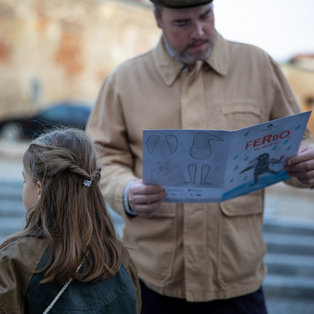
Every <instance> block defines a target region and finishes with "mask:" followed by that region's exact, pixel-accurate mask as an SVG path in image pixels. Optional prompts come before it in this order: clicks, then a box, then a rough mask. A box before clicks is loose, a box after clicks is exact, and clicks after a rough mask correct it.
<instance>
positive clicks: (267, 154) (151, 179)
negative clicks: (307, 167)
mask: <svg viewBox="0 0 314 314" xmlns="http://www.w3.org/2000/svg"><path fill="white" fill-rule="evenodd" d="M310 114H311V112H310V111H308V112H304V113H300V114H296V115H292V116H289V117H285V118H280V119H276V120H272V121H269V122H266V123H261V124H257V125H253V126H251V127H248V128H243V129H239V130H234V131H225V130H144V131H143V181H144V183H145V184H157V185H161V186H163V187H164V189H165V190H166V192H167V194H168V196H167V199H166V201H168V202H185V203H188V202H216V201H224V200H228V199H231V198H234V197H237V196H240V195H243V194H246V193H249V192H252V191H255V190H258V189H261V188H264V187H266V186H268V185H271V184H274V183H276V182H279V181H282V180H286V179H288V178H289V175H288V174H287V172H286V171H285V170H284V165H285V161H286V159H287V158H289V157H291V156H293V155H295V154H296V153H297V151H298V149H299V146H300V143H301V140H302V136H303V134H304V131H305V128H306V125H307V122H308V119H309V117H310Z"/></svg>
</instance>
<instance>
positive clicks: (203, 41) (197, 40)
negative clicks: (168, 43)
mask: <svg viewBox="0 0 314 314" xmlns="http://www.w3.org/2000/svg"><path fill="white" fill-rule="evenodd" d="M208 43H209V40H208V39H196V40H194V41H192V42H191V43H190V44H188V45H187V48H189V47H192V46H194V45H200V44H208Z"/></svg>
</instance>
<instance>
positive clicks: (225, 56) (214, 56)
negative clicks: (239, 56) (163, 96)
mask: <svg viewBox="0 0 314 314" xmlns="http://www.w3.org/2000/svg"><path fill="white" fill-rule="evenodd" d="M153 59H154V62H155V65H156V67H157V69H158V71H159V73H160V75H161V77H162V78H163V80H164V81H165V83H166V84H167V85H168V86H170V85H172V84H173V82H174V81H175V80H176V78H177V77H178V75H179V73H180V72H181V71H182V70H183V69H184V68H185V65H184V64H182V63H180V62H178V61H176V60H175V59H174V58H173V57H171V56H170V55H169V53H168V51H167V49H166V47H165V44H164V42H163V39H162V37H161V38H160V40H159V42H158V44H157V46H156V47H155V48H154V49H153ZM228 61H229V53H228V48H227V41H226V40H225V39H224V38H223V37H222V36H221V35H220V34H219V33H218V32H216V38H215V44H214V46H213V49H212V51H211V53H210V55H209V56H208V58H207V59H206V60H205V61H204V63H205V64H207V65H208V66H209V67H210V68H212V69H213V70H214V71H216V72H217V73H218V74H220V75H226V74H227V70H228Z"/></svg>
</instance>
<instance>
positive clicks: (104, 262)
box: [0, 129, 140, 314]
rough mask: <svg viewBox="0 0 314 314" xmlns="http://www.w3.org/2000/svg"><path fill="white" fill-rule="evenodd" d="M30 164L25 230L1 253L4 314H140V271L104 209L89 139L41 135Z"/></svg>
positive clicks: (78, 134) (70, 132) (77, 134)
mask: <svg viewBox="0 0 314 314" xmlns="http://www.w3.org/2000/svg"><path fill="white" fill-rule="evenodd" d="M23 165H24V170H23V176H24V180H25V181H24V190H23V202H24V205H25V208H26V210H27V215H26V225H25V228H24V230H23V231H21V232H19V233H18V234H16V235H14V236H12V237H11V238H9V239H8V240H6V241H5V242H4V243H3V244H2V245H1V246H0V313H6V314H9V313H14V314H17V313H32V314H35V313H43V312H44V313H48V312H49V313H78V312H80V311H84V312H85V313H119V314H122V313H139V312H140V292H139V291H140V290H139V285H138V278H137V273H136V270H135V266H134V264H133V263H132V261H131V259H130V258H129V256H128V253H127V251H126V249H125V248H124V247H123V245H122V244H121V242H120V241H119V240H118V238H117V236H116V233H115V230H114V226H113V224H112V221H111V219H110V217H109V214H108V212H107V210H106V207H105V205H104V200H103V197H102V194H101V192H100V188H99V185H98V181H99V178H100V170H99V168H97V166H96V156H95V152H94V149H93V147H92V145H91V143H90V141H89V139H88V138H87V136H86V135H85V133H84V132H83V131H80V130H74V129H64V130H56V131H53V132H50V133H47V134H44V135H42V136H40V137H39V138H37V139H36V140H34V141H33V142H31V144H30V145H29V147H28V149H27V150H26V152H25V154H24V156H23Z"/></svg>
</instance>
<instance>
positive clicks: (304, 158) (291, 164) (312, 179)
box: [285, 146, 314, 187]
mask: <svg viewBox="0 0 314 314" xmlns="http://www.w3.org/2000/svg"><path fill="white" fill-rule="evenodd" d="M285 170H286V171H287V172H288V174H289V175H291V176H293V177H296V178H297V179H298V180H299V181H300V182H301V183H303V184H306V185H309V186H311V187H313V186H314V146H301V147H300V149H299V151H298V153H297V155H295V156H294V157H291V158H289V159H288V160H287V161H286V165H285Z"/></svg>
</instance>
